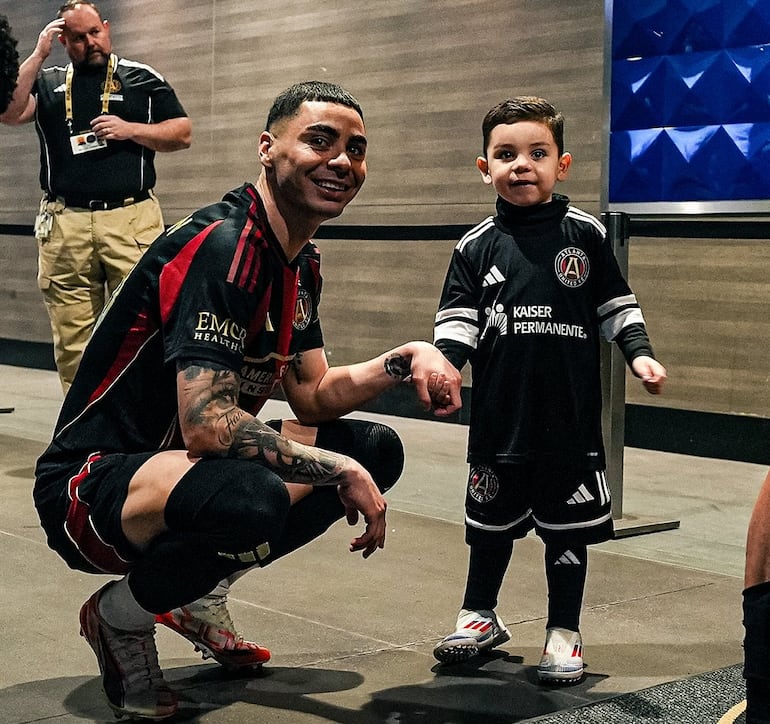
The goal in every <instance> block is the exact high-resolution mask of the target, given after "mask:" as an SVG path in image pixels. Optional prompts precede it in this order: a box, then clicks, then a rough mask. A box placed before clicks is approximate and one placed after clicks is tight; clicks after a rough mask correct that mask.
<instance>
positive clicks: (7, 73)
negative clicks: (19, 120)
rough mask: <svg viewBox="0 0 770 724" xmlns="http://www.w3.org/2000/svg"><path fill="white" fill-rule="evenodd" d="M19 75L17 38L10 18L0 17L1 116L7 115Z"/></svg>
mask: <svg viewBox="0 0 770 724" xmlns="http://www.w3.org/2000/svg"><path fill="white" fill-rule="evenodd" d="M18 75H19V54H18V53H17V52H16V38H14V37H13V35H12V34H11V26H10V25H9V24H8V18H6V17H5V15H0V115H2V114H3V113H5V110H6V108H8V104H9V103H10V102H11V99H12V98H13V91H14V89H15V88H16V78H17V76H18Z"/></svg>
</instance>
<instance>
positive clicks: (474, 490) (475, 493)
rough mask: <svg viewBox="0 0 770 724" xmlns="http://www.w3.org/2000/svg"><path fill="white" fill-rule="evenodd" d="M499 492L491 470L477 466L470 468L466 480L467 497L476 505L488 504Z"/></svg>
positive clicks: (495, 478) (498, 485)
mask: <svg viewBox="0 0 770 724" xmlns="http://www.w3.org/2000/svg"><path fill="white" fill-rule="evenodd" d="M498 490H500V483H499V482H498V480H497V475H495V471H494V470H492V468H489V467H487V466H486V465H477V466H475V467H473V468H471V474H470V478H468V495H470V496H471V498H473V499H474V500H475V501H476V502H477V503H488V502H489V501H490V500H493V499H494V498H495V496H496V495H497V491H498Z"/></svg>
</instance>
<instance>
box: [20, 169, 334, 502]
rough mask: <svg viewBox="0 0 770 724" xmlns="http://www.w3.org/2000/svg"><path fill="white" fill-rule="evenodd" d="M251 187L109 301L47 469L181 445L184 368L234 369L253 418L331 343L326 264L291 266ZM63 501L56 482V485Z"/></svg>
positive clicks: (204, 212)
mask: <svg viewBox="0 0 770 724" xmlns="http://www.w3.org/2000/svg"><path fill="white" fill-rule="evenodd" d="M265 218H266V217H265V214H264V209H263V208H262V204H261V201H260V199H259V197H258V195H257V192H256V189H255V188H254V186H252V185H251V184H246V185H244V186H242V187H241V188H239V189H236V190H235V191H233V192H231V193H229V194H227V195H226V196H225V198H224V199H223V200H222V201H221V202H220V203H218V204H214V205H212V206H209V207H206V208H204V209H201V210H200V211H197V212H195V213H194V214H193V215H192V216H190V217H188V218H187V219H184V220H183V221H180V222H179V223H177V224H176V225H175V226H173V227H171V228H170V229H169V230H168V231H167V232H166V233H165V234H163V235H162V236H160V237H159V238H158V239H157V240H156V241H155V242H154V243H153V244H152V246H151V247H150V248H149V249H148V251H147V252H146V253H145V254H144V256H143V257H142V259H141V260H140V261H139V262H138V264H137V265H136V267H134V269H133V270H132V272H131V273H130V274H129V275H128V276H127V277H126V279H125V280H124V282H123V284H122V285H121V286H120V288H119V290H118V291H117V292H116V293H115V294H114V295H113V297H112V299H111V300H110V303H109V305H108V307H107V309H106V310H105V313H104V315H103V317H102V318H101V319H100V321H99V323H98V324H97V327H96V329H95V330H94V334H93V337H92V338H91V340H90V341H89V343H88V345H87V347H86V350H85V352H84V355H83V358H82V361H81V364H80V368H79V370H78V373H77V375H76V377H75V380H74V382H73V385H72V387H71V389H70V391H69V393H68V394H67V397H66V398H65V401H64V405H63V407H62V411H61V413H60V416H59V420H58V422H57V424H56V430H55V434H54V438H53V441H52V443H51V445H50V446H49V448H48V450H47V451H46V452H45V453H44V454H43V456H42V457H41V458H40V460H39V461H38V473H39V475H38V484H37V488H36V490H35V497H36V499H38V498H39V497H41V496H42V497H45V496H46V490H45V488H46V483H45V476H44V475H41V474H40V471H41V470H43V469H48V468H49V467H51V466H53V467H56V466H57V465H58V464H59V463H61V464H66V463H67V462H69V461H72V460H78V459H81V458H82V459H83V460H84V459H85V456H86V455H87V454H88V453H91V452H101V453H110V452H122V453H134V452H143V451H145V452H152V451H156V450H161V449H165V448H179V449H181V448H182V447H183V446H182V444H181V438H180V435H179V425H178V421H177V397H176V372H177V362H179V361H180V360H194V361H202V362H203V363H206V362H208V363H211V364H212V365H213V366H217V365H220V366H222V367H223V368H225V369H231V370H237V371H238V372H239V373H240V376H241V391H240V398H239V404H240V406H241V407H243V408H244V409H245V410H247V411H249V412H251V413H252V414H256V413H257V412H258V411H259V409H260V408H261V407H262V405H263V404H264V402H265V401H266V400H267V399H268V397H269V396H270V394H271V393H272V392H273V390H274V388H275V387H276V386H277V385H278V384H279V382H280V380H281V378H282V377H283V375H284V372H285V371H286V368H287V366H288V365H289V363H290V361H291V360H292V358H293V357H294V355H296V354H297V353H298V352H299V351H304V350H308V349H316V348H318V347H322V346H323V337H322V333H321V327H320V322H319V319H318V301H319V298H320V293H321V275H320V257H319V254H318V250H317V249H316V247H315V246H314V245H313V244H312V243H311V244H308V245H307V246H306V247H305V248H304V249H303V251H302V252H301V253H300V254H299V255H298V256H297V258H296V259H294V260H293V261H292V262H288V261H287V260H286V257H285V255H284V253H283V250H282V248H281V246H280V244H279V243H278V241H277V239H276V238H275V237H274V235H273V232H272V230H271V229H270V227H269V226H268V225H267V222H266V220H265ZM52 479H53V483H54V488H56V490H55V491H53V492H56V493H58V488H59V487H60V484H61V483H60V481H59V480H57V479H56V475H53V476H52Z"/></svg>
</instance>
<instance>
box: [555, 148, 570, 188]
mask: <svg viewBox="0 0 770 724" xmlns="http://www.w3.org/2000/svg"><path fill="white" fill-rule="evenodd" d="M571 164H572V154H571V153H563V154H562V155H561V158H560V159H559V170H558V172H557V174H556V178H557V179H558V180H559V181H564V179H566V178H567V171H569V167H570V165H571Z"/></svg>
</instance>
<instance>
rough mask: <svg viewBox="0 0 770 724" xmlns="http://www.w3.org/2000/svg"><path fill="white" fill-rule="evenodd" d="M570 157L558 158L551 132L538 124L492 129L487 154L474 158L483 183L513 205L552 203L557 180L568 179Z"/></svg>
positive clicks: (513, 124) (527, 123)
mask: <svg viewBox="0 0 770 724" xmlns="http://www.w3.org/2000/svg"><path fill="white" fill-rule="evenodd" d="M570 163H572V157H571V156H570V155H569V154H568V153H563V154H562V155H561V156H560V155H559V149H558V148H557V147H556V142H555V141H554V138H553V134H552V133H551V130H550V129H549V128H548V126H546V125H545V124H544V123H538V122H537V121H517V122H516V123H502V124H500V125H498V126H495V127H494V128H493V129H492V133H490V135H489V144H488V145H487V155H486V156H479V157H478V158H477V159H476V166H477V167H478V169H479V171H480V172H481V177H482V178H483V179H484V183H486V184H491V185H492V186H494V188H495V191H497V193H498V195H499V196H501V197H502V198H504V199H505V200H506V201H508V202H509V203H511V204H515V205H516V206H535V205H536V204H544V203H546V202H548V201H550V200H551V196H552V194H553V189H554V187H555V186H556V182H557V181H563V180H564V179H565V178H566V177H567V170H568V169H569V166H570Z"/></svg>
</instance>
